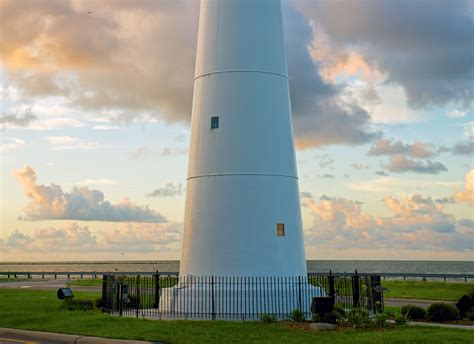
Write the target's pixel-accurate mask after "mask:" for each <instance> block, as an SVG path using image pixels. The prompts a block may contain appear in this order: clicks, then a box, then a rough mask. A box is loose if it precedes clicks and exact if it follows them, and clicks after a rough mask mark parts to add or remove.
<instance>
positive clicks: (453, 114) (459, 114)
mask: <svg viewBox="0 0 474 344" xmlns="http://www.w3.org/2000/svg"><path fill="white" fill-rule="evenodd" d="M466 113H467V111H459V110H456V109H454V110H451V111H448V112H447V115H448V117H452V118H462V117H464V116H466Z"/></svg>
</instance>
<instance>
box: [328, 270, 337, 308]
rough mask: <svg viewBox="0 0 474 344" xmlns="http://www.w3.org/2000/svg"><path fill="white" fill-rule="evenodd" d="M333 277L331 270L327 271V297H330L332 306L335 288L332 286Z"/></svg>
mask: <svg viewBox="0 0 474 344" xmlns="http://www.w3.org/2000/svg"><path fill="white" fill-rule="evenodd" d="M334 279H335V277H334V275H333V274H332V270H329V276H328V282H329V297H331V299H332V302H333V304H336V288H335V286H334Z"/></svg>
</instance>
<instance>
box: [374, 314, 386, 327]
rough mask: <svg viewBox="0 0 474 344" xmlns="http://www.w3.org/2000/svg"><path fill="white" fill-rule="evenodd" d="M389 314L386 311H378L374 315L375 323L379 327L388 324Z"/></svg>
mask: <svg viewBox="0 0 474 344" xmlns="http://www.w3.org/2000/svg"><path fill="white" fill-rule="evenodd" d="M387 320H388V315H387V314H386V313H377V314H375V315H374V324H375V326H377V327H385V326H387Z"/></svg>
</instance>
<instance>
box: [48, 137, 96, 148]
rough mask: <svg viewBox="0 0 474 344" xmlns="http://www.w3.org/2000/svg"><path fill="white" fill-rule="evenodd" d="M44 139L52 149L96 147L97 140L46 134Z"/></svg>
mask: <svg viewBox="0 0 474 344" xmlns="http://www.w3.org/2000/svg"><path fill="white" fill-rule="evenodd" d="M45 139H46V141H47V142H49V144H50V146H51V147H52V148H53V149H54V150H73V149H86V150H89V149H96V148H97V142H91V141H88V140H86V139H81V138H79V137H71V136H47V137H45Z"/></svg>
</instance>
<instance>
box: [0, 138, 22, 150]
mask: <svg viewBox="0 0 474 344" xmlns="http://www.w3.org/2000/svg"><path fill="white" fill-rule="evenodd" d="M2 141H3V142H2V144H1V145H0V152H1V153H6V152H8V151H14V150H17V149H20V148H22V147H24V146H25V141H23V140H21V139H18V138H15V137H11V138H8V137H5V138H4V139H3V140H2Z"/></svg>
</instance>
